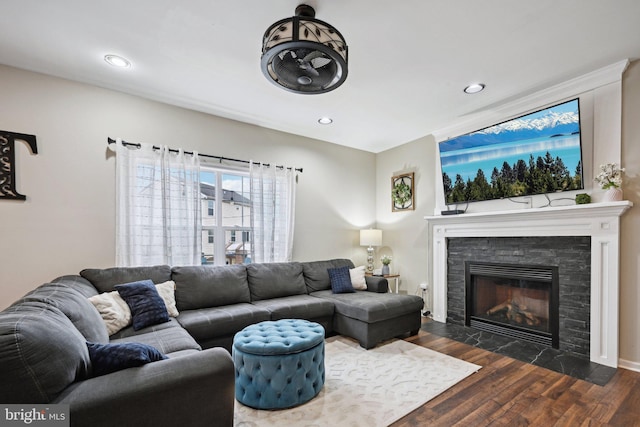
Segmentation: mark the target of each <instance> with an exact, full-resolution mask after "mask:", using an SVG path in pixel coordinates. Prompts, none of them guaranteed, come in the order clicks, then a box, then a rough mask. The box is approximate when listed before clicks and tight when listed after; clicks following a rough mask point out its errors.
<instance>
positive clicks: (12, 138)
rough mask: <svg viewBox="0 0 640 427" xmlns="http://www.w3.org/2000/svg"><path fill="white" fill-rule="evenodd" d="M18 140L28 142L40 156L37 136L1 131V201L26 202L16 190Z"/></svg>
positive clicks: (32, 150)
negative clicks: (16, 150) (16, 149)
mask: <svg viewBox="0 0 640 427" xmlns="http://www.w3.org/2000/svg"><path fill="white" fill-rule="evenodd" d="M16 140H19V141H24V142H26V143H27V144H28V145H29V147H30V148H31V152H32V153H33V154H38V146H37V145H36V136H35V135H27V134H26V133H16V132H8V131H5V130H0V200H26V198H27V196H24V195H22V194H20V193H18V190H16V152H15V148H16V147H15V144H16Z"/></svg>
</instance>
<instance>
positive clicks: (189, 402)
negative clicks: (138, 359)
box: [52, 347, 235, 427]
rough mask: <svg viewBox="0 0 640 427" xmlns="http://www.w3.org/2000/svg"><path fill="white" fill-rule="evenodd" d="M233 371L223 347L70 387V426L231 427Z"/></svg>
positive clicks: (64, 398) (63, 398)
mask: <svg viewBox="0 0 640 427" xmlns="http://www.w3.org/2000/svg"><path fill="white" fill-rule="evenodd" d="M234 382H235V371H234V367H233V361H232V359H231V355H230V354H229V353H228V352H227V351H226V350H224V349H223V348H221V347H216V348H211V349H208V350H203V351H199V352H194V353H192V354H188V355H184V356H179V357H175V358H171V359H167V360H161V361H158V362H153V363H149V364H147V365H144V366H141V367H139V368H130V369H125V370H122V371H118V372H114V373H112V374H109V375H104V376H100V377H95V378H90V379H88V380H85V381H80V382H78V383H75V384H73V385H71V386H69V387H68V388H67V389H66V390H65V391H63V393H62V394H61V395H60V396H59V397H58V398H57V399H56V400H55V402H52V403H65V404H69V405H70V421H71V425H72V426H92V427H97V426H109V427H112V426H160V425H165V426H171V425H175V426H179V425H184V426H195V425H207V426H229V427H231V426H232V425H233V406H234V401H235V395H234Z"/></svg>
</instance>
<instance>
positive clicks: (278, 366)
mask: <svg viewBox="0 0 640 427" xmlns="http://www.w3.org/2000/svg"><path fill="white" fill-rule="evenodd" d="M232 356H233V360H234V365H235V367H236V368H235V369H236V399H237V400H238V402H240V403H242V404H244V405H247V406H250V407H253V408H257V409H284V408H290V407H294V406H297V405H301V404H303V403H305V402H308V401H309V400H311V399H312V398H314V397H315V396H316V395H317V394H318V393H319V392H320V390H321V389H322V387H323V386H324V379H325V372H324V328H323V327H322V326H321V325H319V324H317V323H314V322H309V321H307V320H302V319H283V320H277V321H266V322H260V323H258V324H255V325H250V326H247V327H246V328H245V329H243V330H242V331H240V332H239V333H237V334H236V336H235V337H234V340H233V347H232Z"/></svg>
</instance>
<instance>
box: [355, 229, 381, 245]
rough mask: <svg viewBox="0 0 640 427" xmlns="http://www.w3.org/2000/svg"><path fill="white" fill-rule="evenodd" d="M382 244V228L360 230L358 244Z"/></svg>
mask: <svg viewBox="0 0 640 427" xmlns="http://www.w3.org/2000/svg"><path fill="white" fill-rule="evenodd" d="M380 245H382V230H374V229H372V228H370V229H368V230H360V246H380Z"/></svg>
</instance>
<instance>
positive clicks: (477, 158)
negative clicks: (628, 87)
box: [439, 99, 583, 205]
mask: <svg viewBox="0 0 640 427" xmlns="http://www.w3.org/2000/svg"><path fill="white" fill-rule="evenodd" d="M439 150H440V164H441V166H442V184H443V186H444V197H445V202H446V204H447V205H451V204H459V203H467V202H477V201H482V200H494V199H503V198H510V197H518V196H530V195H534V194H546V193H553V192H558V191H568V190H579V189H582V188H583V180H582V150H581V139H580V105H579V100H578V99H573V100H571V101H567V102H563V103H561V104H557V105H554V106H552V107H548V108H544V109H541V110H538V111H535V112H533V113H529V114H525V115H523V116H520V117H516V118H514V119H511V120H507V121H505V122H502V123H498V124H496V125H493V126H489V127H486V128H484V129H480V130H477V131H475V132H471V133H468V134H465V135H460V136H457V137H455V138H451V139H448V140H446V141H443V142H441V143H440V144H439Z"/></svg>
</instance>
